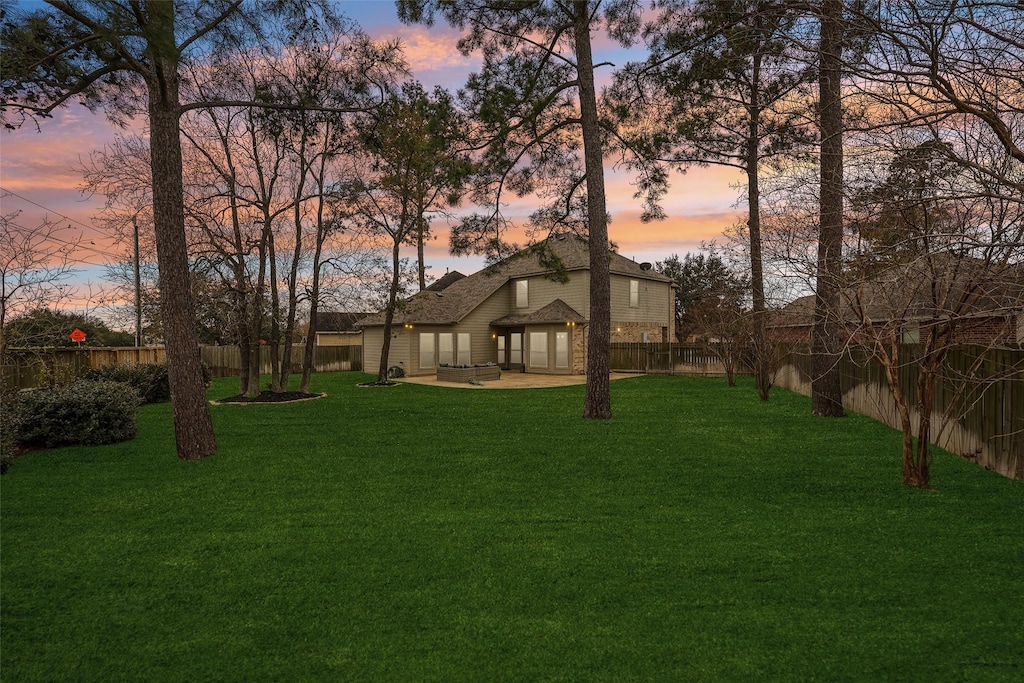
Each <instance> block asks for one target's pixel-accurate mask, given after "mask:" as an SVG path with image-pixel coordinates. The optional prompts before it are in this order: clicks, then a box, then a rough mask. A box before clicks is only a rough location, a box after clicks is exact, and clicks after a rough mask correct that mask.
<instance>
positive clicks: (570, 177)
mask: <svg viewBox="0 0 1024 683" xmlns="http://www.w3.org/2000/svg"><path fill="white" fill-rule="evenodd" d="M397 5H398V14H399V17H400V18H401V19H402V20H403V21H406V22H424V23H427V24H431V23H432V22H433V21H434V20H435V18H436V17H438V16H440V17H441V18H442V19H444V20H445V21H447V22H448V23H449V24H451V25H452V26H455V27H458V28H460V29H462V30H463V35H462V38H461V39H460V40H459V43H458V47H459V49H460V50H461V51H462V52H463V53H464V54H469V53H472V52H474V51H480V52H482V53H483V67H482V68H481V70H480V72H479V73H476V74H473V75H472V76H471V77H470V79H469V81H468V83H467V84H466V89H465V95H466V103H467V105H468V106H469V107H470V109H471V111H472V113H473V115H474V117H475V118H476V123H477V125H478V127H479V129H478V130H477V131H476V132H477V133H478V135H479V140H480V143H479V144H480V147H481V149H482V150H483V153H482V163H481V174H480V178H481V182H480V184H479V185H478V187H477V190H476V193H475V196H474V199H475V201H477V202H478V203H480V204H484V205H489V206H490V207H491V208H490V210H489V211H488V212H487V213H484V214H479V215H475V216H472V217H470V218H469V219H467V220H466V221H464V222H463V224H462V225H461V226H459V228H457V229H456V230H455V231H454V233H453V237H452V248H453V251H455V252H463V253H466V252H477V253H485V254H488V255H489V256H492V257H494V258H500V257H501V256H504V255H507V254H508V253H509V252H510V251H511V249H510V248H509V245H507V244H506V243H505V241H504V228H505V227H506V226H505V222H504V218H503V217H502V215H501V205H502V197H503V196H504V194H505V193H506V191H508V190H510V191H512V192H514V193H516V194H518V195H521V196H522V195H526V194H531V193H537V194H539V195H540V196H541V197H543V198H546V199H548V200H550V203H549V205H548V206H547V207H546V208H545V209H544V210H542V211H540V212H538V213H537V214H536V215H535V223H536V224H537V226H538V227H541V228H543V229H545V230H547V231H548V232H551V231H560V230H570V229H576V230H583V229H584V228H585V232H586V235H587V238H588V239H589V244H590V327H589V332H588V334H589V343H588V346H587V348H588V356H587V392H586V401H585V404H584V408H583V415H584V417H587V418H598V419H600V418H609V417H611V414H612V413H611V395H610V387H609V384H608V368H609V342H610V339H611V317H610V316H611V314H610V305H611V304H610V289H609V241H608V214H607V209H606V202H605V183H604V166H603V160H604V146H603V140H602V137H603V135H604V133H603V132H602V126H601V119H600V116H599V111H598V100H597V90H596V86H595V83H594V70H595V68H597V67H599V66H601V64H600V63H599V64H595V62H594V57H593V41H592V37H591V34H592V33H593V32H595V31H598V30H604V31H605V32H607V34H608V35H609V36H611V37H612V38H613V39H616V40H619V41H621V42H626V43H628V42H629V41H630V40H631V38H632V36H634V35H635V33H636V32H637V31H638V30H639V21H640V3H639V1H638V0H609V1H607V2H600V1H593V0H573V1H571V2H559V1H556V0H532V1H531V0H526V1H524V0H499V1H497V2H494V1H492V0H397Z"/></svg>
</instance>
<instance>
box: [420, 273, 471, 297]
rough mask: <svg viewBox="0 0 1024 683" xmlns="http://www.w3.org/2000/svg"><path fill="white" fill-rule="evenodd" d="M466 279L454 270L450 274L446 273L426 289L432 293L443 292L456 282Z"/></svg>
mask: <svg viewBox="0 0 1024 683" xmlns="http://www.w3.org/2000/svg"><path fill="white" fill-rule="evenodd" d="M464 277H466V276H465V275H463V274H462V273H460V272H459V271H457V270H453V271H451V272H450V273H445V274H444V275H442V276H441V277H440V278H439V279H438V280H437V281H435V282H433V283H431V284H430V285H429V286H428V287H427V288H426V289H427V290H428V291H431V292H443V291H444V290H445V289H447V288H448V286H449V285H451V284H452V283H454V282H458V281H459V280H461V279H462V278H464Z"/></svg>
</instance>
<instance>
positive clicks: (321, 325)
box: [316, 311, 367, 346]
mask: <svg viewBox="0 0 1024 683" xmlns="http://www.w3.org/2000/svg"><path fill="white" fill-rule="evenodd" d="M366 315H367V314H366V313H347V312H342V311H325V312H322V313H318V314H317V316H316V345H317V346H360V345H362V343H363V331H362V330H360V329H359V328H358V327H357V326H356V323H357V322H359V320H360V319H362V318H365V317H366Z"/></svg>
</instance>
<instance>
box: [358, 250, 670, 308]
mask: <svg viewBox="0 0 1024 683" xmlns="http://www.w3.org/2000/svg"><path fill="white" fill-rule="evenodd" d="M545 246H546V247H547V248H548V249H550V250H551V252H552V253H553V254H555V255H556V256H558V258H559V259H560V260H561V261H562V264H563V265H564V267H565V269H566V270H567V271H570V272H571V271H580V270H589V268H590V252H589V250H588V246H587V243H586V242H585V241H583V240H582V239H580V238H578V237H573V236H560V237H552V238H549V239H547V240H545ZM609 269H610V271H611V272H612V273H614V274H616V275H624V276H627V277H631V278H636V279H642V280H653V281H656V282H666V283H671V282H672V280H671V279H670V278H667V277H665V276H664V275H661V274H660V273H656V272H654V271H652V270H643V269H642V268H641V267H640V264H639V263H637V262H635V261H632V260H630V259H628V258H626V257H624V256H620V255H619V254H616V253H614V252H613V253H612V254H611V262H610V264H609ZM551 272H552V271H551V268H548V267H546V266H545V265H543V264H542V263H541V258H540V255H539V253H538V250H536V249H531V248H527V249H524V250H522V251H520V252H518V253H516V254H514V255H512V256H510V257H509V258H507V259H505V260H504V261H501V262H499V263H496V264H495V265H493V266H489V267H487V268H484V269H483V270H480V271H478V272H476V273H473V274H472V275H467V276H466V277H463V278H461V279H457V278H456V279H455V280H454V281H453V282H450V283H448V284H447V286H446V287H444V288H443V289H442V290H441V291H431V290H430V288H429V287H428V288H427V289H425V290H424V291H422V292H419V293H418V294H416V295H414V296H412V297H409V298H408V299H406V300H405V301H404V302H402V304H400V305H399V308H398V310H396V311H395V319H394V323H397V324H404V323H410V324H419V325H454V324H456V323H457V322H459V321H460V320H462V319H463V318H465V317H466V316H467V315H469V314H470V313H471V312H472V311H473V310H474V309H475V308H476V307H477V306H479V305H480V304H482V303H483V302H484V301H485V300H486V299H487V297H489V296H491V295H492V294H494V292H496V291H498V289H500V288H501V286H502V285H504V284H505V283H506V282H508V281H509V280H513V279H518V278H526V277H532V276H543V275H549V274H550V273H551ZM449 275H451V273H449V274H448V275H446V276H445V278H447V277H448V276H449ZM445 278H441V280H438V283H440V282H442V281H443V280H444V279H445ZM435 284H437V283H435ZM566 308H568V309H569V310H570V311H572V309H571V308H570V307H568V306H566ZM542 310H543V309H542ZM537 313H540V311H537ZM573 313H575V314H576V316H577V317H579V313H576V312H575V311H573ZM567 320H569V318H565V317H563V318H561V320H560V321H561V322H566V321H567ZM582 320H583V319H582V318H579V320H578V321H577V322H581V321H582ZM383 324H384V313H375V314H373V315H370V316H367V317H366V318H363V319H362V320H360V321H359V325H360V326H361V327H373V326H376V325H383Z"/></svg>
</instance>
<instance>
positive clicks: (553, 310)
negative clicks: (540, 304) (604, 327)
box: [491, 299, 587, 327]
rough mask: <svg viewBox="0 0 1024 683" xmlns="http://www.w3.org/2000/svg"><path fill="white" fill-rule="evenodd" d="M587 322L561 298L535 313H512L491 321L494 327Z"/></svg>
mask: <svg viewBox="0 0 1024 683" xmlns="http://www.w3.org/2000/svg"><path fill="white" fill-rule="evenodd" d="M567 322H574V323H585V322H587V319H586V318H584V317H583V316H582V315H580V314H579V313H578V312H577V311H576V309H574V308H573V307H572V306H570V305H569V304H567V303H565V302H564V301H562V300H561V299H555V300H554V301H552V302H551V303H549V304H548V305H547V306H545V307H544V308H541V309H540V310H538V311H534V312H533V313H512V314H511V315H506V316H505V317H503V318H498V319H497V320H494V321H491V325H493V326H494V327H519V326H521V325H545V324H548V323H567Z"/></svg>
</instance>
